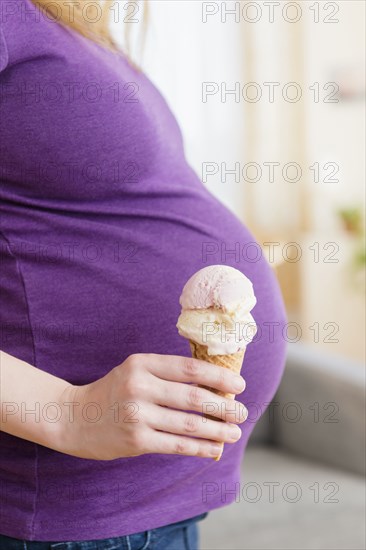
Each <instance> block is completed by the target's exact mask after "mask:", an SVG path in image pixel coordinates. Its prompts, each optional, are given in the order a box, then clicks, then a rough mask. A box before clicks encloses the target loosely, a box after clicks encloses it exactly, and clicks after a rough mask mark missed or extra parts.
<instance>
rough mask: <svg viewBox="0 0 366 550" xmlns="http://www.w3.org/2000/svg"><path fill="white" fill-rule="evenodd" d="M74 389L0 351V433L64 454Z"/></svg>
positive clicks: (64, 382) (59, 379)
mask: <svg viewBox="0 0 366 550" xmlns="http://www.w3.org/2000/svg"><path fill="white" fill-rule="evenodd" d="M71 388H72V385H71V384H69V383H68V382H66V381H65V380H62V379H61V378H57V377H56V376H53V375H52V374H49V373H47V372H44V371H42V370H40V369H37V368H35V367H33V366H31V365H30V364H28V363H26V362H24V361H21V360H19V359H16V358H15V357H13V356H11V355H9V354H7V353H5V352H3V351H0V431H3V432H6V433H8V434H11V435H14V436H16V437H20V438H22V439H26V440H28V441H33V442H34V443H39V444H40V445H44V446H45V447H49V448H51V449H54V450H58V451H62V446H63V439H64V433H65V422H66V421H67V417H66V415H67V412H68V409H66V408H65V405H64V403H65V401H67V400H68V392H69V391H70V390H71Z"/></svg>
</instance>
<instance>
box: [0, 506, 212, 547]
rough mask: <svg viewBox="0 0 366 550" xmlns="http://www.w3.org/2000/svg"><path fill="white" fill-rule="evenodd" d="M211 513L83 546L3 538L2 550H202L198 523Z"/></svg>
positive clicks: (84, 542)
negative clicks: (200, 549)
mask: <svg viewBox="0 0 366 550" xmlns="http://www.w3.org/2000/svg"><path fill="white" fill-rule="evenodd" d="M206 516H207V513H205V514H201V515H199V516H195V517H193V518H190V519H186V520H184V521H179V522H178V523H171V524H170V525H165V526H164V527H158V528H157V529H151V531H144V532H142V533H136V534H134V535H126V536H123V537H114V538H111V539H103V540H100V539H99V540H88V541H80V542H37V541H26V540H20V539H14V538H12V537H7V536H5V535H0V549H1V550H198V548H199V542H198V538H199V537H198V527H197V522H198V521H201V520H203V519H204V518H205V517H206Z"/></svg>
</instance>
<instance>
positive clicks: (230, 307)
mask: <svg viewBox="0 0 366 550" xmlns="http://www.w3.org/2000/svg"><path fill="white" fill-rule="evenodd" d="M179 302H180V304H181V306H182V311H181V314H180V316H179V318H178V322H177V328H178V332H179V334H180V335H181V336H183V337H184V338H187V339H188V340H189V343H190V347H191V352H192V356H193V357H195V358H196V359H202V360H204V361H208V362H209V363H212V364H215V365H219V366H221V367H223V368H226V369H229V370H231V371H233V372H235V373H237V374H240V371H241V367H242V364H243V359H244V354H245V350H246V346H247V345H248V344H249V343H250V342H251V341H252V339H253V337H254V336H255V334H256V332H257V326H256V324H255V321H254V319H253V317H252V315H251V314H250V311H251V310H252V309H253V307H254V306H255V304H256V302H257V300H256V297H255V294H254V290H253V285H252V283H251V281H250V280H249V279H248V277H246V276H245V275H244V274H243V273H242V272H241V271H239V270H237V269H234V268H233V267H229V266H225V265H212V266H208V267H205V268H203V269H200V270H199V271H197V273H195V274H194V275H192V277H191V278H190V279H189V280H188V281H187V283H186V284H185V285H184V288H183V291H182V294H181V296H180V300H179ZM208 389H209V390H210V391H213V392H214V393H216V394H218V395H222V396H224V397H227V398H229V399H234V398H235V395H233V394H224V393H222V392H220V391H218V390H215V389H213V388H208ZM205 416H208V417H209V418H213V417H210V416H209V415H205ZM223 447H224V446H223V445H222V451H223ZM222 451H221V453H220V454H219V456H218V457H216V459H215V460H220V458H221V455H222Z"/></svg>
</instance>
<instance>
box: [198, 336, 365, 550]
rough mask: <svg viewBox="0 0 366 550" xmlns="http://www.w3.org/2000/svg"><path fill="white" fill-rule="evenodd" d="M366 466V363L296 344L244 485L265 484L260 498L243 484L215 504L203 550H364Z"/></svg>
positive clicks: (258, 434) (258, 432)
mask: <svg viewBox="0 0 366 550" xmlns="http://www.w3.org/2000/svg"><path fill="white" fill-rule="evenodd" d="M364 472H365V367H364V365H361V364H357V363H355V362H353V361H350V360H348V359H344V358H339V357H334V356H331V355H328V354H326V353H324V352H319V351H318V350H317V349H316V348H314V347H308V346H306V345H303V344H299V343H297V344H292V345H289V348H288V356H287V362H286V369H285V373H284V377H283V380H282V382H281V385H280V387H279V389H278V392H277V394H276V396H275V398H274V399H273V402H272V404H271V405H270V407H269V408H268V409H267V411H266V413H265V414H264V415H263V417H262V418H261V420H260V421H259V423H258V424H257V426H256V427H255V430H254V431H253V434H252V437H251V439H250V443H249V445H248V449H247V451H246V454H245V459H244V462H243V466H242V483H241V487H245V485H246V484H249V485H250V484H255V486H256V487H259V490H260V498H258V499H257V500H255V501H253V499H249V498H245V496H244V497H243V492H242V495H241V497H240V498H239V500H238V502H234V503H233V504H231V505H230V506H226V507H223V508H221V509H219V510H215V511H214V512H211V513H210V514H209V516H208V518H207V519H206V520H205V521H204V522H203V523H202V527H201V533H202V543H201V547H202V550H246V549H248V550H249V549H250V550H256V549H258V550H285V549H290V548H291V549H292V550H307V549H317V550H343V549H344V550H364V549H365V548H366V541H365V511H366V510H365V484H364V478H363V474H364ZM271 483H274V484H275V490H274V493H273V495H271V498H270V495H269V492H268V491H269V489H268V485H269V484H271ZM249 485H248V486H249ZM294 490H295V491H297V497H296V494H295V498H294Z"/></svg>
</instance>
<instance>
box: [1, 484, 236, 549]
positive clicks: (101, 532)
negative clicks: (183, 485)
mask: <svg viewBox="0 0 366 550" xmlns="http://www.w3.org/2000/svg"><path fill="white" fill-rule="evenodd" d="M234 500H235V495H230V497H228V498H227V499H225V501H224V502H223V501H215V502H211V503H209V502H207V503H205V504H203V505H200V506H198V505H197V503H196V502H186V503H185V504H184V507H180V508H179V510H177V509H176V508H172V507H169V508H159V509H158V510H156V511H155V512H153V513H149V516H148V518H146V520H145V516H140V517H138V518H136V514H134V515H133V518H131V519H130V520H129V523H130V524H131V523H132V524H133V525H134V527H133V529H132V530H131V527H128V525H127V522H126V521H122V519H121V523H120V524H119V526H118V527H116V525H115V523H116V521H115V520H114V522H113V526H111V524H110V523H106V522H98V521H97V520H91V521H90V522H88V523H84V522H76V521H75V522H73V528H72V529H69V530H65V529H64V530H57V527H58V526H57V520H56V519H53V520H52V522H51V521H50V522H47V523H52V527H51V528H50V529H45V528H44V527H45V526H44V523H45V522H43V523H42V522H37V523H38V527H37V523H36V524H35V525H33V528H32V529H30V528H29V529H28V528H25V529H24V528H22V527H21V526H20V525H19V521H18V522H17V523H14V522H12V521H6V520H4V519H2V521H1V534H2V535H5V536H7V537H13V538H17V539H21V540H26V541H29V542H33V541H39V542H46V541H47V542H77V541H91V540H103V539H109V538H118V537H123V536H126V535H132V534H134V533H140V532H144V531H151V530H153V529H158V528H159V527H163V526H165V525H169V524H171V523H177V522H179V521H184V520H186V519H189V518H191V517H195V516H199V515H201V514H204V513H206V512H210V511H211V510H215V509H217V508H222V507H224V506H227V505H229V504H231V503H232V502H233V501H234ZM123 515H124V517H125V516H126V515H125V514H123ZM60 523H61V524H62V526H63V527H64V528H65V520H62V521H61V520H60ZM96 525H97V526H98V527H97V528H96Z"/></svg>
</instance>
